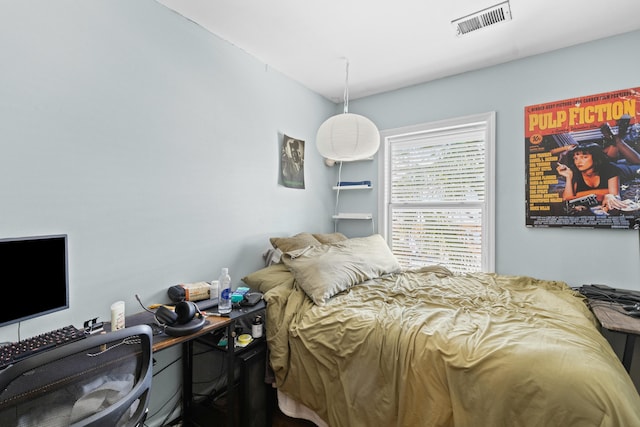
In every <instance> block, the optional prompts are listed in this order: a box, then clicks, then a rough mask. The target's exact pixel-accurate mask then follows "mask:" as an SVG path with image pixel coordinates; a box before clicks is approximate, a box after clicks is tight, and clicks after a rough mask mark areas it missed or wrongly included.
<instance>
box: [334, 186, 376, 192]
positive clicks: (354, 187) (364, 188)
mask: <svg viewBox="0 0 640 427" xmlns="http://www.w3.org/2000/svg"><path fill="white" fill-rule="evenodd" d="M372 188H373V186H371V185H334V186H333V189H334V190H340V191H344V190H371V189H372Z"/></svg>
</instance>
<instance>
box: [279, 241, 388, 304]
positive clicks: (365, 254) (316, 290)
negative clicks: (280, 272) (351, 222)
mask: <svg viewBox="0 0 640 427" xmlns="http://www.w3.org/2000/svg"><path fill="white" fill-rule="evenodd" d="M282 261H283V262H284V264H285V265H286V266H287V267H288V268H289V270H290V271H291V273H292V274H293V277H294V279H295V281H296V283H297V284H298V286H300V288H302V290H304V292H305V293H306V294H307V295H308V296H309V298H311V300H312V301H313V302H314V303H315V304H316V305H324V304H326V302H327V301H328V300H329V298H331V297H332V296H334V295H336V294H337V293H339V292H342V291H344V290H346V289H349V288H350V287H352V286H355V285H357V284H358V283H362V282H364V281H366V280H370V279H375V278H377V277H380V276H383V275H385V274H390V273H397V272H399V271H400V264H398V261H397V260H396V258H395V256H394V255H393V253H392V252H391V250H390V249H389V246H387V242H385V241H384V239H383V238H382V236H380V235H379V234H374V235H372V236H369V237H359V238H354V239H348V240H344V241H341V242H338V243H333V244H325V245H319V246H311V247H307V248H303V249H299V250H296V251H290V252H286V253H285V254H284V255H283V257H282Z"/></svg>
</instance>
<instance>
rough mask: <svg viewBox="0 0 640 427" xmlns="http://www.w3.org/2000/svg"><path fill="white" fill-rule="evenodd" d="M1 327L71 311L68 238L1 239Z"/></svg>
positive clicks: (65, 236) (57, 236)
mask: <svg viewBox="0 0 640 427" xmlns="http://www.w3.org/2000/svg"><path fill="white" fill-rule="evenodd" d="M0 297H1V298H2V306H1V307H0V326H6V325H9V324H12V323H17V322H20V321H23V320H26V319H31V318H34V317H37V316H42V315H45V314H48V313H53V312H55V311H59V310H64V309H66V308H69V274H68V262H67V235H66V234H59V235H50V236H31V237H20V238H4V239H0Z"/></svg>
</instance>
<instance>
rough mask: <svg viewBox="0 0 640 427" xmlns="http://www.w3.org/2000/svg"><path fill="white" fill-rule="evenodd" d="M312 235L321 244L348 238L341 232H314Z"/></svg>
mask: <svg viewBox="0 0 640 427" xmlns="http://www.w3.org/2000/svg"><path fill="white" fill-rule="evenodd" d="M313 237H315V238H316V240H317V241H318V242H320V243H322V244H326V243H337V242H342V241H343V240H347V239H348V237H347V236H345V235H344V234H342V233H329V234H314V235H313Z"/></svg>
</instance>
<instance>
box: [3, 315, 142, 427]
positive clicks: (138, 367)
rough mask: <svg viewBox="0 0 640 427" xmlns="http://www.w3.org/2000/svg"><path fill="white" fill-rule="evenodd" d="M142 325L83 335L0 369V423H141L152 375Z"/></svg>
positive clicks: (100, 426) (76, 426) (98, 426)
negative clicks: (83, 336) (71, 341)
mask: <svg viewBox="0 0 640 427" xmlns="http://www.w3.org/2000/svg"><path fill="white" fill-rule="evenodd" d="M151 345H152V332H151V328H150V327H149V326H147V325H138V326H133V327H129V328H125V329H120V330H119V331H115V332H109V333H104V334H96V335H91V336H88V337H87V338H84V339H82V340H79V341H76V342H73V343H70V344H66V345H63V346H60V347H56V348H53V349H51V350H48V351H44V352H42V353H38V354H36V355H33V356H31V357H29V358H27V359H24V360H22V361H20V362H18V363H16V364H14V365H11V366H9V367H7V368H6V369H4V370H3V371H1V372H0V425H1V426H21V427H22V426H38V427H40V426H47V427H53V426H73V427H80V426H91V427H114V426H127V427H129V426H142V425H143V423H144V421H145V419H146V417H147V411H148V401H149V395H150V388H151V378H152V351H151Z"/></svg>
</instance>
